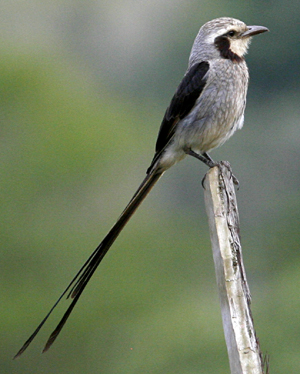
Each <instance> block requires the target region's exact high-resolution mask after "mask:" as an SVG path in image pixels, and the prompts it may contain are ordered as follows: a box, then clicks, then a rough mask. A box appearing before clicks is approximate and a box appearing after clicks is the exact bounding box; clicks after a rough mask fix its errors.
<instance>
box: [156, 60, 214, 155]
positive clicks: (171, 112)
mask: <svg viewBox="0 0 300 374" xmlns="http://www.w3.org/2000/svg"><path fill="white" fill-rule="evenodd" d="M208 69H209V63H208V62H207V61H202V62H198V63H197V64H195V65H193V66H192V67H191V69H190V70H189V71H188V72H187V73H186V74H185V76H184V77H183V79H182V81H181V83H180V85H179V86H178V88H177V90H176V92H175V95H174V96H173V98H172V100H171V103H170V105H169V107H168V108H167V110H166V113H165V115H164V118H163V120H162V123H161V125H160V129H159V133H158V137H157V141H156V148H155V151H156V154H155V156H154V159H155V160H156V159H157V155H159V154H160V153H161V151H162V150H163V149H164V147H165V146H166V145H167V144H168V142H169V141H170V139H171V138H172V136H173V135H174V132H175V129H176V125H177V123H178V121H179V120H181V119H182V118H184V117H185V116H187V115H188V113H189V112H190V111H191V110H192V108H193V106H194V105H195V103H196V101H197V99H198V98H199V96H200V94H201V92H202V91H203V88H204V86H205V84H206V80H207V78H205V75H206V73H207V72H208Z"/></svg>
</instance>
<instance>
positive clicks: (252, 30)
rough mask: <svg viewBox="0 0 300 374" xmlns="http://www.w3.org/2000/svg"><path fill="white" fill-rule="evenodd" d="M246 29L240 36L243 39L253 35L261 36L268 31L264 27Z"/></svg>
mask: <svg viewBox="0 0 300 374" xmlns="http://www.w3.org/2000/svg"><path fill="white" fill-rule="evenodd" d="M247 28H248V30H247V31H245V32H243V33H242V35H241V36H242V37H243V38H245V37H246V38H247V37H249V36H253V35H257V34H261V33H262V32H266V31H269V29H267V28H266V27H264V26H247Z"/></svg>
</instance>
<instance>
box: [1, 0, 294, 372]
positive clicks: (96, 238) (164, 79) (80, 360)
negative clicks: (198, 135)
mask: <svg viewBox="0 0 300 374" xmlns="http://www.w3.org/2000/svg"><path fill="white" fill-rule="evenodd" d="M299 12H300V3H299V1H297V0H292V1H289V2H282V1H281V0H277V1H276V0H273V1H264V2H262V1H247V2H246V1H245V2H241V1H234V0H232V1H218V0H216V1H214V2H208V1H192V0H191V1H179V0H163V1H149V0H148V1H147V0H145V1H138V0H110V1H105V0H93V1H91V0H87V1H70V0H69V1H67V0H62V1H55V0H51V1H50V0H48V1H47V0H44V1H34V0H28V1H21V0H20V1H11V2H8V1H1V13H0V28H1V36H0V45H1V60H0V80H1V84H0V94H1V106H0V115H1V189H0V190H1V216H2V217H1V227H0V229H1V288H2V292H1V303H0V304H1V306H0V308H1V313H0V322H1V350H0V355H1V362H0V367H1V373H9V374H11V373H16V374H17V373H22V374H26V373H30V374H33V373H34V374H35V373H45V374H46V373H72V374H77V373H103V374H112V373H114V374H115V373H122V374H123V373H128V374H134V373H153V374H160V373H164V374H165V373H174V374H175V373H180V374H194V373H203V374H208V373H229V365H228V358H227V351H226V345H225V342H224V337H223V330H222V323H221V314H220V308H219V301H218V294H217V288H216V282H215V274H214V267H213V260H212V254H211V248H210V241H209V232H208V227H207V218H206V214H205V208H204V204H203V191H202V187H201V180H202V178H203V176H204V174H205V172H206V170H207V169H206V167H205V166H204V165H202V164H201V163H199V162H197V161H196V160H194V159H191V158H186V159H185V160H184V161H182V162H181V163H180V164H178V165H176V166H175V167H173V168H172V169H171V170H169V171H168V172H167V173H166V174H165V176H164V177H163V179H162V180H161V181H160V182H159V184H158V185H157V186H156V187H155V189H154V190H153V192H152V193H151V194H150V196H149V197H148V199H147V200H146V201H145V203H144V204H143V205H142V207H141V208H140V209H139V211H138V212H137V214H136V215H135V216H134V218H133V219H132V221H131V222H130V224H129V225H128V227H126V229H125V231H124V232H123V233H122V235H121V236H120V238H119V239H118V240H117V242H116V243H115V245H114V246H113V249H111V251H110V252H109V254H108V255H107V257H106V258H105V260H104V261H103V263H102V264H101V267H100V269H99V270H98V271H97V273H96V274H95V276H94V277H93V280H92V281H91V284H89V286H88V288H87V289H86V292H84V294H83V296H82V299H81V300H80V302H79V303H78V305H77V307H76V309H75V310H74V313H73V314H72V316H71V318H70V320H69V321H68V323H67V325H66V326H65V328H64V330H63V332H62V334H61V335H60V336H59V338H58V340H57V342H56V343H55V345H54V346H53V347H52V349H51V350H50V351H49V352H48V353H47V354H44V355H41V354H40V351H41V349H42V347H43V344H44V343H45V341H46V339H47V337H48V336H49V334H50V332H51V331H52V329H53V328H54V327H55V325H56V323H57V322H58V320H59V319H60V317H61V315H62V313H63V311H64V309H65V307H66V303H64V302H63V303H62V305H61V306H60V307H59V308H58V310H57V311H56V312H55V313H54V314H53V316H52V318H51V319H50V320H49V321H48V323H47V324H46V325H45V326H44V328H43V330H42V331H41V332H40V333H39V335H38V336H37V338H36V340H35V341H34V342H33V343H32V345H31V346H30V348H29V349H28V351H26V353H25V354H24V356H22V358H21V359H20V360H17V361H12V359H11V358H12V356H13V355H14V354H15V353H16V352H17V350H18V349H19V348H20V347H21V345H22V344H23V342H24V341H25V340H26V339H27V338H28V336H29V335H30V334H31V333H32V331H33V330H34V328H35V327H36V326H37V324H38V323H39V322H40V321H41V319H42V318H43V317H44V315H45V314H46V312H47V311H48V310H49V308H50V307H51V306H52V304H53V302H54V301H55V300H56V299H57V297H58V296H59V295H60V293H61V291H62V290H63V289H64V287H65V286H66V285H67V284H68V282H69V281H70V279H71V278H72V277H73V275H74V274H75V272H76V271H77V270H78V268H79V267H80V266H81V264H82V263H83V262H84V260H85V259H86V257H87V256H88V255H89V254H90V253H91V252H92V250H93V249H94V248H95V246H96V245H97V244H98V243H99V242H100V240H101V239H102V238H103V236H104V235H105V234H106V232H107V230H108V229H109V228H110V227H111V225H112V224H113V223H114V221H115V220H116V218H117V217H118V215H119V214H120V212H121V210H122V209H123V208H124V207H125V205H126V204H127V202H128V200H129V199H130V198H131V196H132V194H133V192H134V191H135V189H136V188H137V186H138V185H139V183H140V181H141V180H142V178H143V177H144V174H145V170H146V168H147V167H148V165H149V163H150V161H151V158H152V156H153V151H154V144H155V140H156V135H157V132H158V128H159V125H160V121H161V119H162V117H163V114H164V110H165V108H166V107H167V105H168V104H169V100H170V99H171V97H172V95H173V93H174V90H175V89H176V87H177V85H178V83H179V82H180V79H181V78H182V76H183V74H184V72H185V69H186V66H187V61H188V56H189V52H190V48H191V45H192V43H193V40H194V37H195V35H196V34H197V32H198V29H199V27H200V26H201V25H202V24H203V23H205V22H206V21H208V20H211V19H213V18H216V17H220V16H232V17H235V18H239V19H241V20H243V21H244V22H246V23H248V24H250V25H251V24H258V25H263V26H267V27H268V28H269V29H270V30H271V32H270V33H268V34H263V35H259V36H258V37H255V38H254V40H253V43H252V46H251V48H250V52H249V55H248V56H247V61H248V65H249V69H250V74H251V82H250V87H249V94H248V105H247V110H246V119H245V126H244V129H243V130H242V131H239V132H238V133H237V134H236V135H235V136H234V137H233V138H232V139H231V140H230V141H229V142H227V143H226V144H225V145H224V146H223V147H222V148H220V149H218V150H215V151H213V152H212V157H213V158H214V159H217V160H221V159H225V160H229V161H230V162H231V164H232V167H233V170H234V173H235V175H236V176H237V177H238V179H239V180H240V190H239V191H238V193H237V197H238V203H239V211H240V219H241V231H242V244H243V254H244V261H245V266H246V270H247V276H248V280H249V284H250V288H251V292H252V297H253V302H252V310H253V315H254V322H255V326H256V330H257V334H258V337H259V339H260V342H261V348H262V350H263V351H264V352H268V353H269V355H270V361H271V364H270V365H271V372H272V373H273V374H277V373H299V371H300V317H299V308H300V277H299V268H300V251H299V239H300V233H299V223H300V222H299V216H300V213H299V211H300V199H299V183H300V175H299V158H300V147H299V142H300V130H299V115H300V107H299V98H300V89H299V58H300V56H299V54H300V48H299V38H300V27H299V26H300V21H299Z"/></svg>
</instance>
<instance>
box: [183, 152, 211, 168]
mask: <svg viewBox="0 0 300 374" xmlns="http://www.w3.org/2000/svg"><path fill="white" fill-rule="evenodd" d="M184 152H185V153H186V154H187V155H190V156H192V157H195V158H197V159H198V160H200V161H202V162H204V163H205V165H207V166H208V167H210V168H213V167H214V166H216V165H218V164H217V163H216V162H214V160H213V159H212V158H211V157H210V156H209V155H208V154H207V153H206V152H204V153H202V154H199V153H196V152H194V151H193V150H192V149H191V148H185V149H184Z"/></svg>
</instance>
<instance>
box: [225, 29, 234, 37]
mask: <svg viewBox="0 0 300 374" xmlns="http://www.w3.org/2000/svg"><path fill="white" fill-rule="evenodd" d="M227 35H228V36H234V35H235V31H234V30H231V31H229V32H228V33H227Z"/></svg>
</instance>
